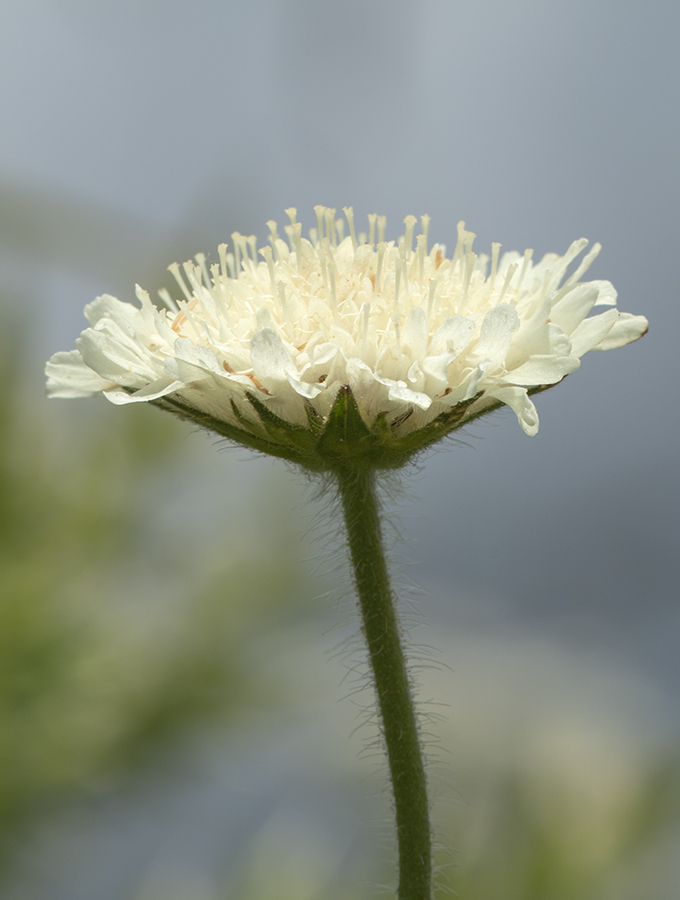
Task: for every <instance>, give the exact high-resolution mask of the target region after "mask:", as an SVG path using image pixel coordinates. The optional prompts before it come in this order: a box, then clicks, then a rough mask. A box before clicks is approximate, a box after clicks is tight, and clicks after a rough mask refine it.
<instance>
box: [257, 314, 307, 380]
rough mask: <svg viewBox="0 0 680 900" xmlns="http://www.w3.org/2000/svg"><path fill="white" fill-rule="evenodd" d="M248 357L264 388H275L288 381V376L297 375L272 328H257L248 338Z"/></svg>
mask: <svg viewBox="0 0 680 900" xmlns="http://www.w3.org/2000/svg"><path fill="white" fill-rule="evenodd" d="M250 358H251V360H252V363H253V373H254V374H255V377H256V378H257V379H258V381H260V382H261V383H262V384H263V385H264V386H265V387H266V388H270V387H271V388H273V389H274V390H275V389H276V386H277V385H279V384H281V383H287V382H288V376H289V375H291V376H292V377H293V378H297V377H298V371H297V368H296V366H295V363H294V362H293V358H292V357H291V355H290V353H289V352H288V350H287V349H286V346H285V344H284V343H283V341H282V340H281V338H280V337H279V335H278V334H277V332H276V331H274V329H273V328H269V327H265V328H258V330H257V331H256V332H255V333H254V334H253V336H252V338H251V340H250Z"/></svg>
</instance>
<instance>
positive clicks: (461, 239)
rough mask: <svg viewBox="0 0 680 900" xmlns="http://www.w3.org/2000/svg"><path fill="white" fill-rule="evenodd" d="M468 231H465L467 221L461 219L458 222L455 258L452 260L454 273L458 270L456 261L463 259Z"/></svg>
mask: <svg viewBox="0 0 680 900" xmlns="http://www.w3.org/2000/svg"><path fill="white" fill-rule="evenodd" d="M466 234H467V232H466V231H465V222H463V221H462V219H461V221H460V222H459V223H458V239H457V241H456V249H455V250H454V253H453V258H452V260H451V274H452V275H453V274H454V272H455V270H456V263H457V262H458V261H459V260H460V259H461V257H462V255H463V250H464V248H465V237H466Z"/></svg>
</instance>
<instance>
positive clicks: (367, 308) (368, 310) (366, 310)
mask: <svg viewBox="0 0 680 900" xmlns="http://www.w3.org/2000/svg"><path fill="white" fill-rule="evenodd" d="M362 311H363V314H364V315H363V319H364V328H363V335H362V338H361V358H362V359H363V360H364V361H365V360H366V346H367V341H368V322H369V317H370V315H371V304H370V303H364V305H363V310H362Z"/></svg>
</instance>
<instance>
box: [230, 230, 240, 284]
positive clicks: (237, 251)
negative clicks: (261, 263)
mask: <svg viewBox="0 0 680 900" xmlns="http://www.w3.org/2000/svg"><path fill="white" fill-rule="evenodd" d="M242 240H243V237H242V236H241V235H240V234H239V233H238V231H234V232H232V235H231V242H232V244H233V245H234V253H235V254H236V262H235V266H234V267H235V270H236V274H237V275H238V273H239V272H240V271H241V241H242Z"/></svg>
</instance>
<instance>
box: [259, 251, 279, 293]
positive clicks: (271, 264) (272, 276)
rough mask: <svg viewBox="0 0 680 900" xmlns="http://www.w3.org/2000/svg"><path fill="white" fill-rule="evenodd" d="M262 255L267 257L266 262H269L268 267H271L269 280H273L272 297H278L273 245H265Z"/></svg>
mask: <svg viewBox="0 0 680 900" xmlns="http://www.w3.org/2000/svg"><path fill="white" fill-rule="evenodd" d="M262 255H263V256H264V258H265V262H266V263H267V268H268V269H269V281H270V282H271V287H272V297H276V276H275V274H274V258H273V256H272V250H271V247H264V248H263V249H262Z"/></svg>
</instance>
